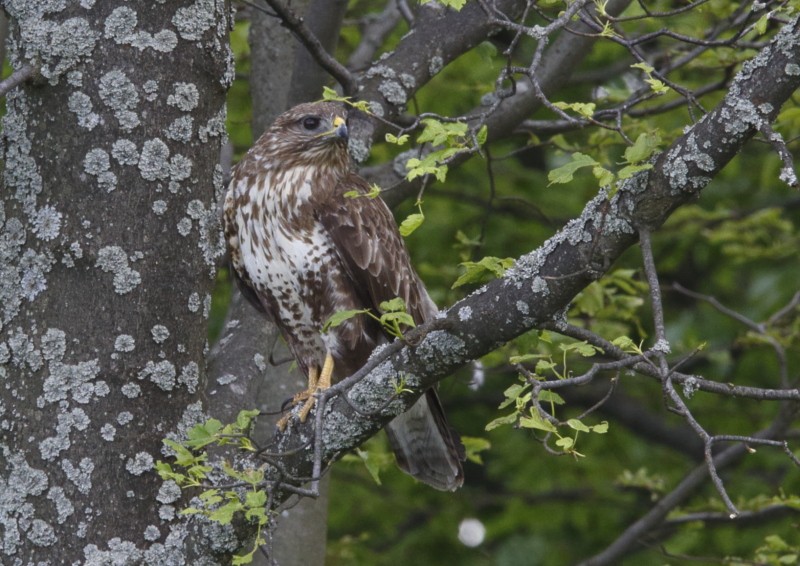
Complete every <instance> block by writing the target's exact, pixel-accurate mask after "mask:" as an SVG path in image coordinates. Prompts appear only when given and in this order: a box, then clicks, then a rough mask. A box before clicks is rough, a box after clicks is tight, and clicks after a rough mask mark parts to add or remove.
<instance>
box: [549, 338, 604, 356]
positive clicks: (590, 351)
mask: <svg viewBox="0 0 800 566" xmlns="http://www.w3.org/2000/svg"><path fill="white" fill-rule="evenodd" d="M558 347H559V348H560V349H561V350H563V351H564V352H573V351H574V352H578V353H579V354H580V355H581V356H583V357H585V358H589V357H591V356H594V355H595V354H597V352H601V353H602V352H603V350H601V349H600V348H598V347H597V346H592V345H591V344H589V343H587V342H585V341H584V342H573V343H572V344H559V345H558Z"/></svg>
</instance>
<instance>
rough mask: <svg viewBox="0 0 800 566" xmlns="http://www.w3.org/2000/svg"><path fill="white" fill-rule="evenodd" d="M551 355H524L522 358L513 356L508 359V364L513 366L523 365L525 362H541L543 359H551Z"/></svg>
mask: <svg viewBox="0 0 800 566" xmlns="http://www.w3.org/2000/svg"><path fill="white" fill-rule="evenodd" d="M549 357H550V354H524V355H522V356H511V357H510V358H508V362H509V363H511V364H521V363H523V362H529V361H531V360H539V359H541V358H549Z"/></svg>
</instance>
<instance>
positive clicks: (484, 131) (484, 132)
mask: <svg viewBox="0 0 800 566" xmlns="http://www.w3.org/2000/svg"><path fill="white" fill-rule="evenodd" d="M488 137H489V128H487V127H486V124H484V125H483V126H481V129H480V130H478V133H477V134H475V139H477V140H478V145H483V144H485V143H486V139H487V138H488Z"/></svg>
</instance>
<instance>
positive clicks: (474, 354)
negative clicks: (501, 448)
mask: <svg viewBox="0 0 800 566" xmlns="http://www.w3.org/2000/svg"><path fill="white" fill-rule="evenodd" d="M798 57H800V33H798V29H797V21H794V22H792V23H791V24H788V25H786V26H785V27H784V29H783V30H782V31H781V32H780V34H779V35H778V36H777V37H776V38H775V40H773V42H772V43H771V44H770V45H769V46H768V47H766V48H765V49H764V50H763V51H762V52H761V53H759V55H758V56H757V57H755V58H754V59H753V60H751V61H749V62H747V63H746V64H745V65H744V66H743V68H742V71H741V72H740V73H739V74H738V76H737V77H736V79H735V80H734V82H733V85H732V88H731V90H730V92H729V93H728V95H727V96H726V97H725V99H724V100H723V101H722V102H721V103H720V104H719V105H718V106H717V107H716V108H715V109H714V110H713V111H711V112H710V113H709V114H707V115H706V116H705V117H704V118H703V119H702V120H700V121H699V122H698V123H697V124H696V125H695V126H694V127H693V128H692V129H691V130H689V131H687V132H686V133H685V134H684V135H683V136H681V137H680V138H678V139H677V140H676V141H675V142H674V143H673V144H672V146H671V147H669V148H668V149H667V150H666V151H664V152H663V153H662V154H661V155H659V156H658V157H657V158H656V159H655V160H654V169H653V170H651V171H649V172H642V173H640V174H638V175H636V176H635V177H634V178H632V179H629V180H627V181H626V182H625V183H624V185H623V186H622V187H621V188H620V190H619V191H618V193H617V194H616V195H615V196H614V198H613V199H612V200H611V201H610V202H609V201H608V200H607V199H606V196H605V194H604V193H603V194H600V195H598V197H596V198H595V199H594V200H592V201H591V202H590V203H588V204H587V206H586V208H585V209H584V211H583V213H582V215H581V216H580V217H579V218H577V219H575V220H573V221H571V222H570V223H569V224H568V225H567V226H566V227H565V228H564V229H563V230H561V231H560V232H559V233H558V234H556V235H555V236H554V237H553V238H551V239H550V240H548V241H547V242H546V243H545V244H544V245H543V246H542V247H541V248H539V249H537V250H535V251H533V252H531V253H530V254H528V255H526V256H523V257H521V258H519V259H518V260H517V262H516V264H515V266H514V267H513V268H511V269H509V270H508V272H507V273H506V275H505V276H504V277H503V278H501V279H498V280H495V281H493V282H491V283H489V284H488V285H486V286H485V287H483V288H482V289H480V290H479V291H477V292H475V293H473V294H472V295H470V296H469V297H467V298H465V299H464V300H462V301H460V302H458V303H456V304H455V305H454V306H453V307H452V308H451V309H449V310H448V311H447V312H446V313H444V314H443V315H442V317H443V318H441V319H438V320H436V321H433V323H434V324H435V327H436V328H437V330H433V331H430V332H428V333H427V334H425V330H426V329H425V328H424V327H421V328H420V329H419V332H418V333H416V334H417V341H418V342H415V343H418V345H417V346H416V347H412V346H401V347H398V346H397V345H395V344H392V345H389V346H387V347H386V348H385V349H386V350H387V351H392V352H394V353H393V355H391V356H390V357H388V358H387V359H385V360H382V361H381V363H380V364H378V365H377V367H375V368H374V369H373V370H372V371H371V372H370V373H369V375H366V376H364V377H363V379H361V381H360V382H359V383H358V384H356V385H355V386H354V387H353V388H352V389H351V390H350V391H349V393H348V395H349V397H350V399H351V400H352V401H354V402H355V403H357V404H358V406H359V407H360V408H361V409H362V411H363V410H369V409H374V408H377V407H380V406H381V405H382V404H383V403H384V401H385V400H386V399H387V398H388V397H390V396H391V395H392V394H394V386H393V385H392V383H391V382H392V380H395V382H400V380H401V378H402V379H404V380H405V384H406V387H407V388H409V389H412V390H413V392H414V393H413V394H404V395H401V396H399V397H398V398H397V400H395V401H394V402H393V403H392V404H390V405H389V409H387V410H384V411H382V412H381V413H379V415H377V416H375V417H372V418H368V417H364V416H362V415H360V414H358V413H357V412H356V411H354V410H353V409H352V408H351V407H350V405H349V404H348V403H347V402H346V401H345V400H344V399H341V398H332V399H330V401H329V402H328V403H327V408H326V409H327V414H326V416H325V419H324V426H323V428H322V430H321V438H320V437H318V438H317V440H321V441H322V444H321V445H318V446H317V449H318V451H319V452H320V453H321V456H322V458H323V460H324V461H326V462H327V461H329V460H331V459H334V458H335V457H336V455H337V454H340V453H341V452H343V451H345V450H349V449H351V448H353V447H355V446H357V445H358V444H359V443H361V442H363V440H365V439H366V438H368V437H369V436H371V435H373V434H375V433H376V432H377V431H378V430H379V429H380V427H381V426H383V425H384V424H386V422H388V421H389V420H390V419H391V418H392V417H393V416H394V415H395V414H397V413H399V412H400V411H403V410H405V409H406V408H407V407H410V406H411V404H412V403H413V402H414V401H415V400H416V399H417V398H418V397H419V395H421V394H422V392H423V391H424V390H426V389H427V388H428V387H430V386H432V385H433V384H435V383H436V382H438V381H440V380H441V379H443V378H444V377H446V376H447V375H449V374H451V373H452V372H453V371H454V370H456V369H457V368H458V367H460V366H461V365H462V364H464V363H465V362H467V361H469V360H471V359H475V358H478V357H480V356H483V355H485V354H486V353H488V352H490V351H491V350H493V349H495V348H496V347H497V346H499V345H500V344H502V343H504V342H506V341H508V340H511V339H512V338H514V337H516V336H518V335H520V334H522V333H523V332H526V331H528V330H530V329H532V328H535V327H537V325H541V324H543V323H545V322H547V321H552V320H554V319H555V320H556V321H558V320H560V319H561V317H562V313H563V311H564V309H565V308H566V307H567V306H568V305H569V303H570V301H571V300H572V298H573V297H574V296H575V295H576V294H577V293H578V292H580V291H581V290H582V289H583V288H584V287H586V285H588V284H589V283H591V282H592V281H594V280H596V279H597V278H599V277H600V276H601V275H602V274H603V273H605V272H606V271H607V270H608V269H609V268H610V266H611V265H612V263H613V262H614V261H615V260H616V259H617V258H618V257H619V256H620V255H621V254H622V253H623V252H624V251H625V250H626V249H628V248H629V247H630V246H631V245H633V244H634V243H635V242H636V241H637V231H638V230H639V229H642V228H644V229H648V230H651V231H652V230H656V229H658V228H659V227H660V226H661V225H662V224H663V222H664V221H665V220H666V219H667V218H668V217H669V215H670V214H671V213H672V212H673V211H674V210H675V209H677V208H678V207H679V206H681V205H682V204H685V203H686V202H688V201H689V200H691V199H693V198H695V197H696V196H697V194H698V193H699V192H700V191H701V190H702V189H703V188H704V187H705V186H706V185H707V184H708V183H709V182H710V181H711V179H713V178H714V176H715V175H717V174H718V173H719V171H720V170H721V169H722V168H723V167H724V166H725V165H726V164H727V163H728V162H729V161H730V160H731V159H732V158H733V157H734V156H735V155H736V154H737V153H738V152H739V151H740V150H741V148H742V146H743V145H744V144H745V143H746V142H747V141H748V140H749V139H750V138H752V136H753V134H754V133H755V132H756V131H758V129H759V126H760V124H761V123H762V122H763V121H770V120H772V119H774V118H775V116H776V115H777V113H778V111H779V109H780V107H781V106H782V104H783V103H784V102H785V101H786V100H787V99H788V97H789V96H790V95H791V94H792V93H793V92H794V90H795V89H797V88H798V86H800V76H798V75H792V74H790V73H787V72H786V69H787V65H789V64H790V63H791V62H793V61H795V60H797V58H798ZM789 68H790V69H792V68H793V67H791V65H790V66H789ZM383 353H384V351H383V350H378V351H377V352H376V353H375V354H374V356H379V358H376V360H380V357H383ZM312 431H313V423H311V422H309V423H306V425H304V426H300V427H298V428H296V429H295V430H293V431H292V433H291V434H289V435H286V436H285V437H284V438H283V439H282V445H283V446H284V447H291V446H300V445H302V444H303V443H304V439H307V438H309V435H310V434H312ZM732 450H733V449H732ZM726 453H727V452H726ZM313 460H314V456H313V450H311V449H308V450H304V451H299V452H297V453H294V454H292V455H291V456H289V457H287V458H286V459H285V462H284V464H285V466H286V468H287V469H291V470H293V473H295V475H300V476H309V475H311V472H312V470H313V464H314V462H313Z"/></svg>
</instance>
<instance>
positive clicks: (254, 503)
mask: <svg viewBox="0 0 800 566" xmlns="http://www.w3.org/2000/svg"><path fill="white" fill-rule="evenodd" d="M266 503H267V494H266V493H265V492H264V491H261V490H258V491H248V492H247V495H246V496H245V498H244V504H245V505H247V506H248V507H264V505H266Z"/></svg>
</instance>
